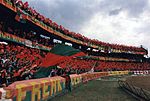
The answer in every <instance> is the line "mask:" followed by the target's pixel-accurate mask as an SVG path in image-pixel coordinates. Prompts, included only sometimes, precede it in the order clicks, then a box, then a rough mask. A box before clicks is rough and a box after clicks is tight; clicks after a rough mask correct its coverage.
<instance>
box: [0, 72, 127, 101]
mask: <svg viewBox="0 0 150 101" xmlns="http://www.w3.org/2000/svg"><path fill="white" fill-rule="evenodd" d="M129 73H130V72H129V71H112V72H94V73H83V74H79V75H77V74H73V75H70V78H71V86H72V87H76V86H78V85H79V84H82V83H85V82H88V81H90V80H93V79H97V78H100V77H104V76H112V75H126V74H129ZM65 84H66V80H65V78H63V77H60V76H57V77H51V78H41V79H35V80H25V81H17V82H15V83H13V84H11V85H9V86H8V87H6V88H4V89H3V88H2V89H3V90H1V89H0V95H1V96H0V99H11V100H12V101H42V100H47V99H51V98H52V97H55V96H56V95H58V94H61V93H63V92H65Z"/></svg>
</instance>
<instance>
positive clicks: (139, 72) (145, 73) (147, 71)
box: [132, 70, 150, 75]
mask: <svg viewBox="0 0 150 101" xmlns="http://www.w3.org/2000/svg"><path fill="white" fill-rule="evenodd" d="M132 72H133V74H134V75H147V74H150V71H149V70H144V71H142V70H141V71H132Z"/></svg>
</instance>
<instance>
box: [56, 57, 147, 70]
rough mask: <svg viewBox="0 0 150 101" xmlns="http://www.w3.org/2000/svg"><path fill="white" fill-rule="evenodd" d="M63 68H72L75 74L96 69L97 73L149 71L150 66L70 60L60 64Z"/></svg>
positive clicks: (144, 64) (122, 62)
mask: <svg viewBox="0 0 150 101" xmlns="http://www.w3.org/2000/svg"><path fill="white" fill-rule="evenodd" d="M59 66H60V67H61V68H66V67H71V70H72V71H74V73H76V72H75V71H77V72H82V73H83V72H88V71H90V70H92V68H93V69H94V71H95V72H101V71H117V70H119V71H121V70H131V71H132V70H149V69H150V64H149V63H147V62H131V61H128V62H127V61H101V60H91V59H74V58H72V59H68V60H66V61H63V62H62V63H60V64H59Z"/></svg>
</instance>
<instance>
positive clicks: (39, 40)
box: [0, 21, 51, 47]
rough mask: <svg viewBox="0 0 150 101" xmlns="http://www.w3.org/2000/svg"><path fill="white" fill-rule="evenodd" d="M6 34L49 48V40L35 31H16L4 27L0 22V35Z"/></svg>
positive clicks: (15, 29)
mask: <svg viewBox="0 0 150 101" xmlns="http://www.w3.org/2000/svg"><path fill="white" fill-rule="evenodd" d="M4 32H7V33H9V34H12V35H15V36H19V37H20V38H23V39H28V40H30V41H32V43H33V44H42V45H44V46H49V47H50V45H51V44H50V38H49V37H46V36H44V35H39V34H37V33H36V32H35V31H32V30H30V31H28V30H23V29H19V28H18V29H17V28H13V27H11V26H8V27H6V28H5V27H4V22H3V21H0V34H1V33H4Z"/></svg>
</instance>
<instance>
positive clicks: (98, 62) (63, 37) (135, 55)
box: [0, 0, 150, 86]
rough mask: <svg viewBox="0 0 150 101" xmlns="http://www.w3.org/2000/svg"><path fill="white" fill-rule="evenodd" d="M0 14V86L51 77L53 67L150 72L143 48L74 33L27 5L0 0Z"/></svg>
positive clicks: (77, 69) (79, 71) (12, 0)
mask: <svg viewBox="0 0 150 101" xmlns="http://www.w3.org/2000/svg"><path fill="white" fill-rule="evenodd" d="M0 12H1V13H2V14H3V15H0V42H1V44H0V75H1V76H0V86H8V85H9V84H11V83H13V82H15V81H17V80H27V79H34V78H35V75H34V74H36V75H41V76H39V77H48V75H49V74H50V72H51V69H52V67H59V68H61V69H62V70H64V71H65V70H67V69H68V68H69V69H70V71H71V73H73V74H74V73H77V74H80V73H85V72H89V71H91V70H93V71H95V72H101V71H116V70H117V71H121V70H123V71H125V70H149V69H150V63H149V62H148V61H147V59H146V58H145V57H144V55H147V54H148V51H147V50H146V49H144V48H143V47H134V46H126V45H118V44H109V43H105V42H101V41H99V40H96V39H89V38H87V37H85V36H83V35H82V34H79V33H75V32H71V31H69V30H68V29H66V28H64V27H63V26H62V25H58V24H57V23H56V22H53V21H52V20H51V19H50V18H45V17H44V16H43V15H41V14H40V13H38V12H37V11H36V10H34V9H33V8H31V7H30V6H29V4H28V2H22V1H21V0H0ZM54 39H58V40H60V41H62V44H56V43H55V42H54ZM65 42H68V43H71V44H72V47H71V46H66V45H64V44H65ZM88 49H89V50H88ZM94 49H95V50H96V51H94Z"/></svg>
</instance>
